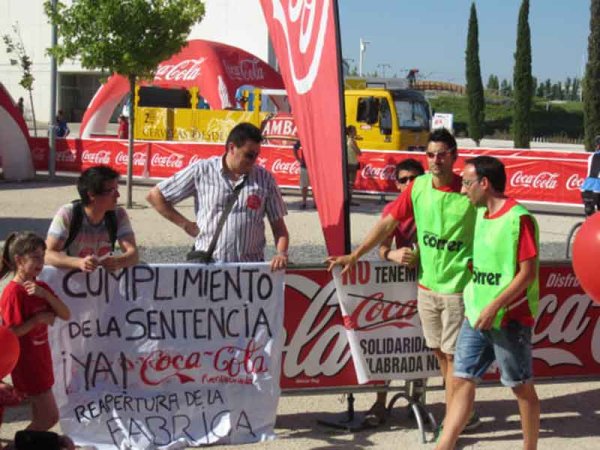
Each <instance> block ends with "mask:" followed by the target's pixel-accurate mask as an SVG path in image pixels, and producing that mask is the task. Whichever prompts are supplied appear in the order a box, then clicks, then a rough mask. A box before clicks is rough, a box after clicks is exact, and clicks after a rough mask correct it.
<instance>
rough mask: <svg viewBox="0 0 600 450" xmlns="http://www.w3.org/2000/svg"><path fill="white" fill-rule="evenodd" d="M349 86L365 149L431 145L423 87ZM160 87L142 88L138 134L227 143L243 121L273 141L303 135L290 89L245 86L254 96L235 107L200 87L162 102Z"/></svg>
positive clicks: (350, 108)
mask: <svg viewBox="0 0 600 450" xmlns="http://www.w3.org/2000/svg"><path fill="white" fill-rule="evenodd" d="M400 81H404V80H400ZM345 87H346V89H345V90H344V104H345V109H346V125H354V126H355V127H356V130H357V137H358V139H359V145H360V147H361V148H362V149H371V150H424V149H425V146H426V144H427V136H428V133H429V129H430V121H431V112H430V107H429V103H428V102H427V100H426V99H425V96H424V95H423V94H422V93H421V92H419V91H416V90H412V89H408V88H407V87H406V86H403V85H401V84H400V85H398V83H396V85H394V84H390V82H389V80H380V81H378V80H377V79H375V80H373V79H372V80H367V79H359V78H356V79H351V78H349V79H346V81H345ZM160 90H164V89H163V88H151V90H150V91H148V87H145V88H141V89H140V88H138V89H136V97H135V99H136V100H135V107H136V118H137V120H136V124H135V131H134V136H135V138H136V139H144V140H174V141H188V142H189V141H192V142H224V141H225V139H226V137H227V134H228V133H229V130H231V128H233V127H234V126H235V125H236V124H237V123H240V122H243V121H244V122H251V123H254V124H255V125H256V126H259V127H261V128H262V129H263V130H264V134H265V137H266V138H267V139H269V140H271V141H275V139H272V138H276V139H277V140H280V139H283V140H286V139H287V140H295V139H297V135H296V127H295V125H294V124H293V118H292V116H291V114H290V113H289V107H288V106H287V103H286V100H285V97H286V96H285V91H281V90H260V89H254V90H253V91H252V92H248V91H244V92H243V95H244V97H245V98H247V99H250V101H247V102H242V104H240V105H238V108H234V109H229V110H213V109H203V108H202V107H200V105H201V104H202V98H201V97H200V95H199V92H198V90H197V89H196V88H192V89H190V90H189V91H186V90H183V91H184V92H183V93H182V92H181V91H182V90H181V89H179V90H178V91H179V92H177V93H176V94H177V95H173V94H168V95H167V94H165V96H164V97H165V98H167V97H168V96H169V95H170V96H171V97H181V101H169V102H167V101H166V100H165V101H164V102H163V103H168V104H165V105H164V106H159V104H160V103H161V100H160ZM167 91H168V90H167ZM149 94H152V95H149ZM150 98H151V99H150ZM149 99H150V100H149Z"/></svg>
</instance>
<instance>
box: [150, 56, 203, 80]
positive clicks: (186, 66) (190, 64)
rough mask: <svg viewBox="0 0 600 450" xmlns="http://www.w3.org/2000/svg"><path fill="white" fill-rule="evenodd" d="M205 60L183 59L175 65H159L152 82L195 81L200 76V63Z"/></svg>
mask: <svg viewBox="0 0 600 450" xmlns="http://www.w3.org/2000/svg"><path fill="white" fill-rule="evenodd" d="M204 61H206V58H204V57H202V58H198V59H184V60H183V61H180V62H178V63H175V64H161V65H160V66H158V69H157V70H156V75H154V81H161V80H167V81H195V80H196V79H198V78H199V77H200V75H202V67H201V66H202V63H203V62H204Z"/></svg>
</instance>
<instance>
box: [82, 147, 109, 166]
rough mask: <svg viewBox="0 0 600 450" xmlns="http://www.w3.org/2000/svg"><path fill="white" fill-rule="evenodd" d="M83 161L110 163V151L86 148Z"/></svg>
mask: <svg viewBox="0 0 600 450" xmlns="http://www.w3.org/2000/svg"><path fill="white" fill-rule="evenodd" d="M81 162H82V163H89V164H110V152H109V151H108V150H99V151H96V152H94V151H90V150H84V151H83V153H82V154H81Z"/></svg>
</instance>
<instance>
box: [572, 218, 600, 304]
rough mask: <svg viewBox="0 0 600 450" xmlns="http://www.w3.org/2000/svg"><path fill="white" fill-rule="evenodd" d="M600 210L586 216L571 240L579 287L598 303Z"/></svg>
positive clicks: (599, 289) (599, 291) (599, 294)
mask: <svg viewBox="0 0 600 450" xmlns="http://www.w3.org/2000/svg"><path fill="white" fill-rule="evenodd" d="M599 263H600V212H597V213H595V214H592V215H591V216H590V217H588V218H587V219H586V220H585V222H583V225H582V226H581V228H580V229H579V231H578V232H577V235H576V236H575V241H574V242H573V270H574V271H575V275H576V276H577V279H578V280H579V283H580V284H581V287H582V288H583V290H584V291H585V293H586V294H587V295H589V296H590V298H591V299H592V300H594V301H595V302H597V303H600V275H599V273H598V264H599Z"/></svg>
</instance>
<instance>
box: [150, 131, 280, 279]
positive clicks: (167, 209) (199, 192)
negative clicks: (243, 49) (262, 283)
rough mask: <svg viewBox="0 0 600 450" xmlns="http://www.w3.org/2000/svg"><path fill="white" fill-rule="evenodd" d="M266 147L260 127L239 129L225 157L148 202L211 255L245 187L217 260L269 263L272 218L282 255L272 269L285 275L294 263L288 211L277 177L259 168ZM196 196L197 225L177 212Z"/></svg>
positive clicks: (179, 177) (181, 176)
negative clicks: (267, 247)
mask: <svg viewBox="0 0 600 450" xmlns="http://www.w3.org/2000/svg"><path fill="white" fill-rule="evenodd" d="M261 141H262V136H261V133H260V130H259V129H258V128H257V127H255V126H254V125H252V124H250V123H240V124H238V125H236V126H235V127H234V128H233V129H232V130H231V132H230V133H229V136H228V137H227V141H226V143H225V154H224V155H223V156H215V157H212V158H208V159H204V160H200V161H198V162H195V163H194V164H191V165H190V166H188V167H186V168H185V169H183V170H181V171H179V172H177V173H176V174H175V175H173V176H172V177H171V178H169V179H167V180H164V181H162V182H160V183H159V184H157V185H156V186H155V187H153V188H152V189H151V190H150V192H149V194H148V196H147V197H146V199H147V200H148V202H149V203H150V204H151V205H152V206H153V207H154V209H156V210H157V211H158V212H159V213H160V214H161V215H162V216H163V217H165V218H166V219H168V220H169V221H171V222H173V223H174V224H175V225H177V226H179V227H180V228H182V229H183V230H184V231H185V232H186V233H187V234H189V235H190V236H191V237H193V238H195V239H196V243H195V249H196V250H204V251H206V250H207V249H208V247H209V245H210V242H211V240H212V238H213V236H214V235H215V233H216V231H217V224H218V222H219V218H220V217H221V214H222V212H223V208H224V207H225V204H226V203H227V200H228V199H229V198H230V196H231V195H233V193H234V189H235V187H236V186H238V185H240V184H241V183H244V184H243V187H242V188H241V191H240V194H239V197H238V199H237V200H236V202H235V203H234V205H233V208H232V210H231V212H230V214H229V216H227V220H226V221H225V224H224V226H223V229H222V230H221V233H220V234H219V237H218V240H217V244H216V247H215V251H214V253H213V255H212V256H213V258H214V260H215V261H220V262H254V261H264V250H265V244H266V241H265V224H264V216H265V214H266V216H267V218H268V219H269V223H270V224H271V229H272V231H273V235H274V238H275V247H276V250H277V253H276V255H275V256H274V257H273V259H272V260H271V269H272V270H280V269H283V268H285V267H286V266H287V260H288V255H287V250H288V243H289V235H288V231H287V227H286V225H285V221H284V216H285V215H286V214H287V208H286V206H285V203H284V202H283V198H282V197H281V192H280V191H279V188H278V187H277V184H276V183H275V180H274V178H273V176H272V175H271V173H269V172H268V171H267V170H266V169H265V168H263V167H261V166H259V165H256V164H255V163H256V159H257V157H258V155H259V153H260V143H261ZM192 195H194V196H195V197H196V208H197V211H196V221H195V222H193V221H190V220H189V219H187V218H186V217H184V216H183V215H182V214H181V213H180V212H179V211H177V210H176V209H175V207H174V205H176V204H177V203H179V202H180V201H182V200H183V199H185V198H188V197H190V196H192Z"/></svg>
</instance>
